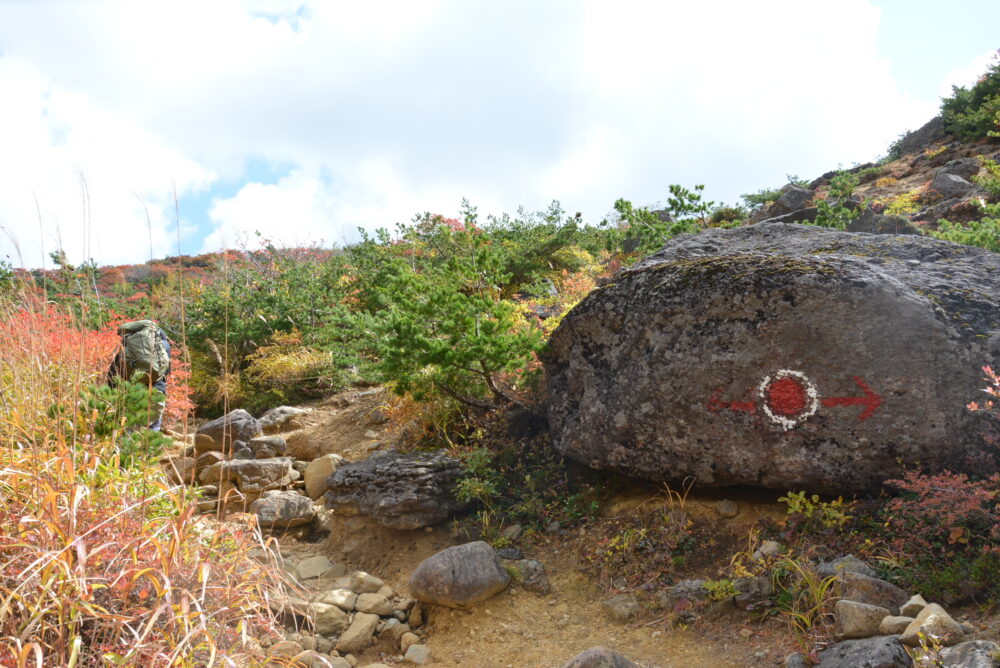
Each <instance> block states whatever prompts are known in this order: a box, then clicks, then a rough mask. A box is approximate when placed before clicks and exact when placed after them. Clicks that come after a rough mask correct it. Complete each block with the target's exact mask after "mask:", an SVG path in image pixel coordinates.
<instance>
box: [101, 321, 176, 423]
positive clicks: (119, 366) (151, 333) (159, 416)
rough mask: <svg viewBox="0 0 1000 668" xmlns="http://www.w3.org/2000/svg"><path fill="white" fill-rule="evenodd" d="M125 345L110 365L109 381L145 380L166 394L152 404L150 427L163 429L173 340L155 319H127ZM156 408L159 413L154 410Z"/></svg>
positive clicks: (123, 332) (122, 330)
mask: <svg viewBox="0 0 1000 668" xmlns="http://www.w3.org/2000/svg"><path fill="white" fill-rule="evenodd" d="M118 334H119V335H120V336H121V338H122V345H121V346H120V347H119V348H118V352H117V354H116V355H115V359H114V361H113V362H111V367H110V368H108V382H109V383H111V382H113V380H114V379H115V378H122V379H126V380H131V381H134V382H137V383H142V384H143V385H146V386H147V387H149V388H153V389H157V390H159V391H160V392H161V393H163V399H161V400H160V401H157V402H156V404H155V406H151V407H150V408H151V412H150V416H151V417H152V418H153V420H152V422H150V424H149V428H150V429H151V430H153V431H160V428H161V427H162V426H163V410H164V409H165V408H166V407H167V376H168V375H169V374H170V341H168V340H167V335H166V334H165V333H164V332H163V330H162V329H160V327H159V326H157V324H156V323H155V322H153V321H152V320H137V321H135V322H126V323H124V324H122V325H121V326H120V327H119V328H118ZM153 411H155V414H154V413H153Z"/></svg>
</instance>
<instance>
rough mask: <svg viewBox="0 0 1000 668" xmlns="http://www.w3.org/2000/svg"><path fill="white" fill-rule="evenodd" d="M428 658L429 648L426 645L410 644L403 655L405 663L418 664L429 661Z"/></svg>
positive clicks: (429, 655) (429, 658) (429, 657)
mask: <svg viewBox="0 0 1000 668" xmlns="http://www.w3.org/2000/svg"><path fill="white" fill-rule="evenodd" d="M430 660H431V649H430V647H428V646H427V645H410V646H409V647H408V648H407V649H406V654H404V655H403V661H405V662H406V663H415V664H417V665H418V666H422V665H424V664H425V663H430Z"/></svg>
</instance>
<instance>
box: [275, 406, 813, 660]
mask: <svg viewBox="0 0 1000 668" xmlns="http://www.w3.org/2000/svg"><path fill="white" fill-rule="evenodd" d="M384 401H385V396H384V395H383V394H381V393H379V392H377V391H372V390H369V391H366V392H356V393H349V394H345V395H338V396H337V397H333V398H331V399H329V400H327V401H325V402H322V403H320V404H317V405H314V406H312V408H313V411H312V412H311V413H310V414H309V415H307V416H304V417H303V419H302V423H303V427H302V428H301V429H299V430H297V431H294V432H290V433H288V434H286V435H285V436H286V438H287V440H288V443H289V449H290V452H291V453H292V454H293V455H295V456H297V457H300V458H303V459H307V458H310V457H316V456H319V455H321V454H325V453H328V452H333V453H337V454H340V455H342V456H344V457H346V458H347V459H349V460H358V459H363V458H365V457H367V456H368V455H369V454H370V453H371V452H372V451H374V450H377V449H383V448H385V447H388V442H389V440H391V439H389V438H387V433H386V426H385V424H384V422H383V417H382V410H381V407H382V404H383V403H384ZM380 423H381V424H380ZM649 497H650V495H649V492H648V490H643V491H640V492H636V493H633V494H631V495H629V494H626V495H623V496H622V497H620V498H616V499H615V500H614V501H613V502H612V503H611V504H609V511H610V512H614V513H622V512H628V511H629V509H630V508H633V507H635V506H636V505H639V504H642V503H648V502H649ZM718 498H720V497H719V496H718V495H713V494H706V495H703V496H699V497H697V498H689V499H688V502H687V503H688V512H689V514H690V515H691V517H692V518H693V519H694V521H699V520H700V519H706V520H707V519H709V518H712V519H715V520H718V517H717V515H716V513H715V511H714V504H715V503H716V501H717V500H718ZM740 505H741V512H740V514H739V515H738V516H737V517H736V518H733V519H732V520H730V521H727V523H726V525H725V530H726V531H729V532H732V534H733V536H736V535H742V534H743V533H745V530H746V527H747V525H748V524H751V523H753V522H754V521H756V519H757V518H759V517H760V515H762V514H773V513H774V512H775V511H776V504H774V503H770V504H769V503H764V502H759V503H758V502H746V501H742V502H741V504H740ZM328 529H329V532H330V533H329V535H327V536H326V537H325V539H323V540H322V541H321V542H309V540H311V541H316V540H317V539H319V538H322V536H317V535H315V534H314V535H313V536H311V537H310V538H309V539H307V540H306V541H300V540H297V539H295V538H292V537H286V538H284V539H282V547H283V549H282V551H283V552H286V551H287V552H288V553H290V554H294V555H295V557H296V558H302V557H304V556H308V555H311V554H323V555H325V556H327V557H329V558H330V559H331V560H335V561H339V562H341V563H344V564H345V565H347V566H348V567H349V568H352V569H361V570H366V571H369V572H371V573H373V574H375V575H377V576H378V577H380V578H382V579H383V580H384V581H385V582H386V583H387V584H389V585H390V586H392V587H393V588H394V589H395V590H396V591H399V592H406V591H407V579H408V578H409V575H410V573H411V572H412V570H413V569H414V568H415V567H416V565H417V564H418V563H420V561H422V560H423V559H425V558H426V557H428V556H430V555H432V554H434V553H435V552H437V551H440V550H442V549H444V548H446V547H449V546H451V545H455V544H458V543H460V542H463V541H461V540H459V539H458V538H456V537H454V536H452V535H451V532H450V528H449V527H448V526H447V525H442V526H439V527H434V528H432V529H425V530H418V531H395V530H390V529H386V528H384V527H381V526H379V525H377V524H376V523H374V522H372V521H370V520H368V519H367V518H363V517H339V516H334V517H333V518H331V520H330V522H329V526H328ZM590 538H591V537H590V536H588V535H587V532H586V530H579V531H574V532H571V533H570V534H568V535H558V536H544V537H543V538H541V539H539V540H538V541H537V542H536V543H535V544H532V545H528V546H525V552H526V556H528V557H530V558H533V559H537V560H539V561H541V562H542V563H543V564H544V565H545V567H546V570H547V572H548V576H549V580H550V582H551V584H552V586H553V592H552V594H550V595H548V596H539V595H537V594H533V593H528V592H525V591H523V590H522V589H520V588H519V587H517V586H511V587H509V588H508V589H507V590H505V591H504V592H502V593H501V594H499V595H498V596H496V597H494V598H492V599H490V600H488V601H486V602H484V603H482V604H480V605H479V606H477V607H476V608H474V609H473V610H471V611H467V612H465V611H458V610H451V609H447V608H441V607H436V608H433V609H432V610H431V611H429V614H428V622H427V625H426V630H427V641H426V642H427V644H428V645H429V646H430V648H431V650H432V652H433V656H434V665H440V666H455V667H458V666H463V667H469V666H477V667H482V668H494V667H495V668H505V667H508V666H510V667H518V668H534V667H537V668H549V667H550V666H552V667H558V666H560V665H562V664H563V663H564V662H565V661H566V660H568V659H569V658H571V657H572V656H574V655H575V654H577V653H579V652H581V651H583V650H585V649H587V648H589V647H593V646H595V645H605V646H608V647H611V648H614V649H617V650H618V651H620V652H622V653H623V654H625V655H626V656H628V657H629V658H631V659H632V660H633V661H636V662H637V663H639V664H641V665H643V666H647V667H654V666H655V667H657V668H671V667H692V668H698V667H701V666H704V667H718V668H728V667H730V666H731V667H736V666H740V667H743V666H757V665H775V664H778V663H780V661H781V659H782V658H783V657H784V656H786V655H787V654H788V653H789V652H791V651H795V650H796V646H795V643H794V639H793V638H792V637H791V636H790V635H789V634H788V633H787V630H786V629H785V627H784V626H783V625H782V624H779V623H777V622H772V623H769V624H766V625H763V626H761V625H759V624H749V623H748V622H747V619H746V618H745V617H731V618H725V619H718V620H710V621H708V620H702V621H698V622H696V623H695V624H694V625H693V626H691V627H688V628H670V627H668V626H667V624H666V622H665V621H664V620H663V619H662V613H654V612H652V611H647V612H645V613H644V614H642V615H641V616H640V618H639V619H638V620H637V621H635V622H633V623H629V624H624V625H623V624H615V623H612V622H609V621H607V619H606V617H605V615H604V614H603V612H602V610H601V601H602V600H604V599H606V598H608V597H609V594H608V592H606V591H604V590H603V589H602V588H601V587H599V586H598V584H597V583H596V582H595V581H594V580H593V578H591V577H590V576H588V575H587V574H585V572H584V570H583V569H582V566H583V557H582V556H581V550H582V548H583V547H584V546H586V545H587V543H588V540H590ZM705 576H706V577H718V573H717V572H712V573H706V574H705ZM358 658H359V660H360V663H359V666H365V665H367V663H369V662H375V661H391V660H392V658H393V657H392V655H381V654H379V653H377V652H376V651H375V650H369V651H368V652H366V653H365V654H363V655H361V656H359V657H358Z"/></svg>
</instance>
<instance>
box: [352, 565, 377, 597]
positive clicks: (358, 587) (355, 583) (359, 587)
mask: <svg viewBox="0 0 1000 668" xmlns="http://www.w3.org/2000/svg"><path fill="white" fill-rule="evenodd" d="M384 586H385V583H384V582H382V581H381V580H379V579H378V578H377V577H375V576H374V575H372V574H371V573H365V572H364V571H354V572H353V573H351V584H350V590H351V591H353V592H354V593H355V594H374V593H375V592H377V591H378V590H379V589H381V588H382V587H384Z"/></svg>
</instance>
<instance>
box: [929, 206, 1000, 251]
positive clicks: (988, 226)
mask: <svg viewBox="0 0 1000 668" xmlns="http://www.w3.org/2000/svg"><path fill="white" fill-rule="evenodd" d="M980 208H981V209H982V211H983V214H984V215H983V218H981V219H980V220H971V221H969V222H968V223H964V224H962V223H952V222H951V221H949V220H946V219H944V218H941V219H940V220H938V229H936V230H931V231H930V235H931V236H933V237H934V238H936V239H944V240H945V241H954V242H955V243H959V244H965V245H967V246H978V247H979V248H985V249H986V250H991V251H993V252H994V253H996V252H1000V204H980Z"/></svg>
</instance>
